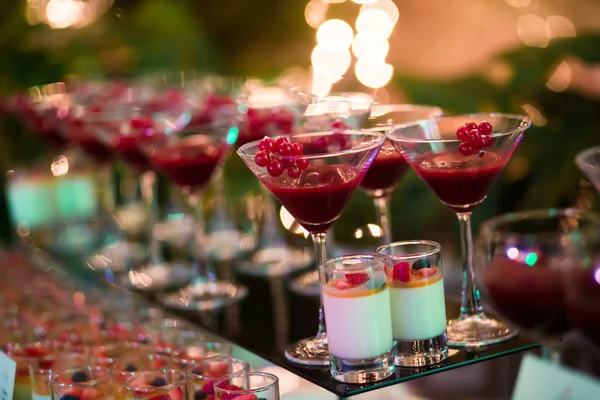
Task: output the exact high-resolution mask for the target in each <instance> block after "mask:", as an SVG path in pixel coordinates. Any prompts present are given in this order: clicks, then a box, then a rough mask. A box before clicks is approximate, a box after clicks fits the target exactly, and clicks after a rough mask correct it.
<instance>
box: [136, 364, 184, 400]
mask: <svg viewBox="0 0 600 400" xmlns="http://www.w3.org/2000/svg"><path fill="white" fill-rule="evenodd" d="M125 389H126V391H127V394H126V398H127V399H136V400H149V399H152V398H155V397H159V396H169V397H170V398H171V399H172V400H185V399H187V398H188V396H187V387H186V384H185V373H184V372H183V371H179V370H176V369H160V370H156V371H147V372H140V373H139V374H136V375H134V376H132V377H130V378H127V379H125Z"/></svg>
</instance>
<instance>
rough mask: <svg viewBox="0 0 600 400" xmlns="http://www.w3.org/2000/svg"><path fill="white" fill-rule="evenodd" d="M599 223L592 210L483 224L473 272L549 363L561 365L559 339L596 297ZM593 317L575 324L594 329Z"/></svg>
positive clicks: (528, 213) (506, 217)
mask: <svg viewBox="0 0 600 400" xmlns="http://www.w3.org/2000/svg"><path fill="white" fill-rule="evenodd" d="M599 224H600V216H598V215H597V214H595V213H592V212H590V211H586V210H578V209H555V208H551V209H547V210H534V211H524V212H517V213H509V214H506V215H503V216H500V217H496V218H492V219H490V220H488V221H486V222H484V223H483V225H482V226H481V229H480V233H479V238H478V241H477V248H478V252H477V256H478V257H477V259H478V263H477V264H476V269H477V280H478V283H479V286H480V287H481V288H482V291H483V294H484V296H485V298H486V299H488V300H489V301H490V303H491V305H492V306H493V308H494V309H495V310H496V311H498V313H499V314H500V315H502V316H503V317H504V318H506V320H507V321H510V322H511V323H513V324H514V325H516V326H517V327H518V328H519V329H521V330H523V331H526V332H528V333H530V334H533V335H534V336H536V337H537V338H539V339H540V340H541V341H542V343H543V344H544V346H543V354H544V356H545V358H546V359H548V360H549V361H553V362H556V363H559V362H560V353H559V351H558V345H559V342H560V339H561V337H562V335H564V334H566V333H567V332H568V331H569V330H570V329H571V323H572V322H574V323H577V321H581V320H580V319H578V318H577V317H580V316H582V315H585V311H586V310H589V308H588V307H589V306H590V304H591V303H592V302H593V301H594V300H592V299H594V297H595V298H596V299H597V296H598V289H597V288H598V283H597V282H596V278H595V272H596V271H597V270H595V267H594V266H595V265H597V261H598V259H597V258H595V257H593V256H594V255H597V254H598V253H597V251H598V249H599V247H598V244H600V241H599V240H598V226H600V225H599ZM594 253H595V254H594ZM580 278H582V279H580ZM565 283H567V285H565ZM568 283H574V286H573V287H572V289H574V290H569V284H568ZM590 288H591V289H592V290H591V292H590V291H589V290H588V289H590ZM594 292H595V296H594V295H591V294H592V293H594ZM596 301H597V300H596ZM582 304H583V307H580V306H581V305H582ZM596 304H598V303H596ZM580 311H583V312H584V314H580V313H579V312H580ZM596 311H597V309H596ZM597 315H598V314H595V315H586V318H587V320H586V318H584V319H583V321H585V322H584V325H579V326H594V325H596V326H597V323H598V322H597V319H594V318H593V317H594V316H597ZM569 317H575V318H573V319H572V321H569ZM590 317H591V318H590ZM584 330H585V329H584ZM596 332H597V331H596Z"/></svg>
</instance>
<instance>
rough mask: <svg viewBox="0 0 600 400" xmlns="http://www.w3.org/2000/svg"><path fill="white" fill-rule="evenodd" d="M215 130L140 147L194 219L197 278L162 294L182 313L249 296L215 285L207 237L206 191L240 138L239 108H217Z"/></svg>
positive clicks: (167, 134) (195, 131)
mask: <svg viewBox="0 0 600 400" xmlns="http://www.w3.org/2000/svg"><path fill="white" fill-rule="evenodd" d="M218 112H219V113H220V114H221V115H220V116H218V117H217V118H216V119H215V122H214V124H208V125H204V126H202V127H198V128H195V129H191V130H189V131H187V130H185V131H181V132H177V133H170V132H165V133H164V134H158V136H159V137H155V138H154V140H151V141H148V142H147V143H144V144H142V145H141V148H142V149H143V151H144V152H145V154H147V156H148V158H149V160H150V161H151V163H152V164H153V165H154V166H155V167H156V169H157V170H159V171H162V172H163V173H164V174H165V175H166V176H167V177H169V178H170V179H171V181H173V182H174V183H175V184H176V185H177V186H179V187H180V188H181V190H182V191H183V193H184V194H185V195H186V196H187V198H188V201H189V204H190V206H191V207H192V209H193V210H194V216H195V218H196V226H197V227H196V237H195V240H193V241H192V243H191V245H192V246H191V249H190V250H191V254H192V256H193V258H194V260H193V262H192V264H193V266H194V267H195V271H196V274H197V275H196V276H195V277H194V278H193V279H192V282H191V283H190V284H189V285H188V286H187V287H184V288H183V289H181V290H178V291H177V292H175V293H162V294H161V295H160V301H162V302H163V303H164V304H166V305H168V306H170V307H177V308H183V309H201V310H207V309H214V308H219V307H222V306H224V305H227V304H230V303H232V302H235V301H238V300H240V299H241V298H243V297H244V296H246V294H247V289H246V288H245V287H241V286H236V285H234V284H233V283H231V282H227V281H220V280H217V275H216V271H215V268H214V264H213V263H212V260H210V257H209V249H207V246H206V239H205V234H204V215H203V204H202V191H203V190H204V189H205V188H206V186H207V185H208V184H209V182H210V181H211V179H212V178H213V176H214V175H215V173H216V172H217V171H219V170H220V169H221V168H222V166H223V164H224V163H225V160H226V159H227V156H228V155H229V150H230V148H231V145H233V143H235V140H236V138H237V133H238V127H237V122H238V121H237V119H238V117H239V113H238V104H237V103H234V104H229V105H226V106H223V107H221V108H219V110H218Z"/></svg>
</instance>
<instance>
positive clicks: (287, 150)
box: [277, 142, 294, 156]
mask: <svg viewBox="0 0 600 400" xmlns="http://www.w3.org/2000/svg"><path fill="white" fill-rule="evenodd" d="M277 153H279V155H282V156H291V155H293V153H294V150H293V149H292V145H291V144H289V143H288V142H283V143H279V146H277Z"/></svg>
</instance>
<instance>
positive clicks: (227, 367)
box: [186, 356, 250, 399]
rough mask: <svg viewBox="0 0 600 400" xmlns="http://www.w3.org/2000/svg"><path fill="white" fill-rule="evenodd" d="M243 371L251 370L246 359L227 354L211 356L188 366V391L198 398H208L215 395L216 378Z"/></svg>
mask: <svg viewBox="0 0 600 400" xmlns="http://www.w3.org/2000/svg"><path fill="white" fill-rule="evenodd" d="M242 372H250V365H249V364H248V363H247V362H246V361H242V360H238V359H236V358H230V357H226V356H215V357H211V358H210V359H207V360H204V361H201V362H199V363H198V364H196V365H191V366H189V367H188V368H187V371H186V376H187V385H188V393H190V396H191V395H192V394H193V396H194V398H196V399H204V398H207V397H208V396H211V395H214V389H213V384H214V382H215V381H216V380H218V379H221V378H224V377H229V376H231V375H233V374H238V373H242Z"/></svg>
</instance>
